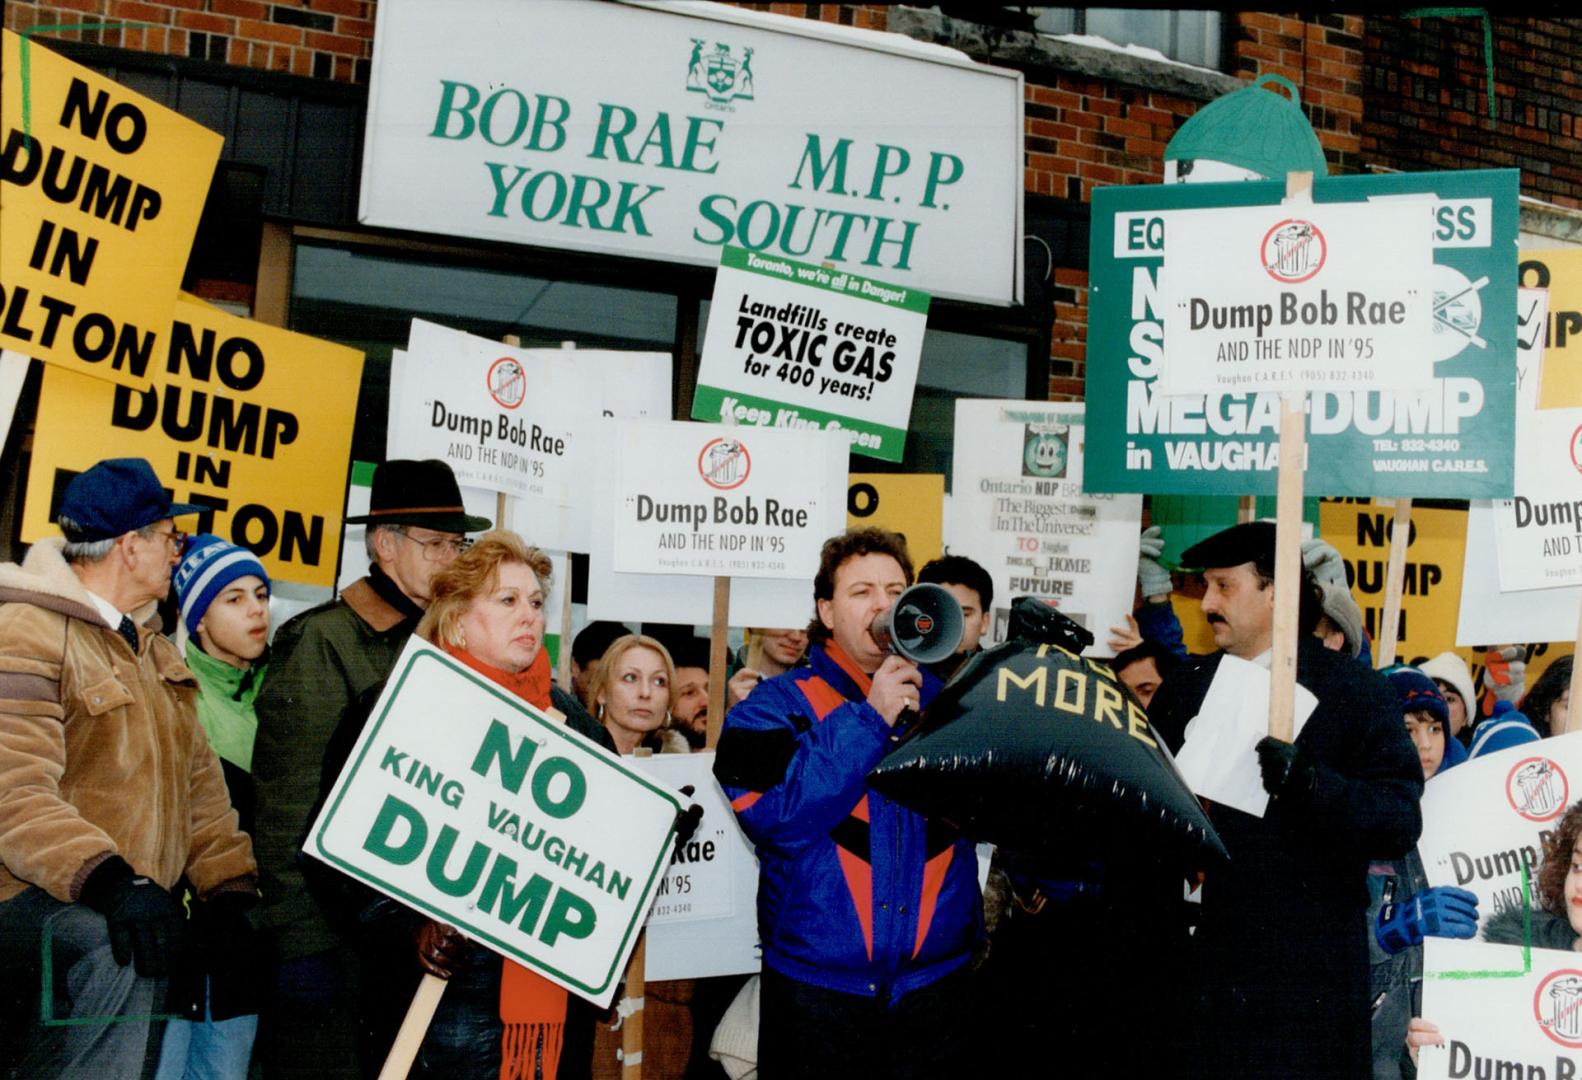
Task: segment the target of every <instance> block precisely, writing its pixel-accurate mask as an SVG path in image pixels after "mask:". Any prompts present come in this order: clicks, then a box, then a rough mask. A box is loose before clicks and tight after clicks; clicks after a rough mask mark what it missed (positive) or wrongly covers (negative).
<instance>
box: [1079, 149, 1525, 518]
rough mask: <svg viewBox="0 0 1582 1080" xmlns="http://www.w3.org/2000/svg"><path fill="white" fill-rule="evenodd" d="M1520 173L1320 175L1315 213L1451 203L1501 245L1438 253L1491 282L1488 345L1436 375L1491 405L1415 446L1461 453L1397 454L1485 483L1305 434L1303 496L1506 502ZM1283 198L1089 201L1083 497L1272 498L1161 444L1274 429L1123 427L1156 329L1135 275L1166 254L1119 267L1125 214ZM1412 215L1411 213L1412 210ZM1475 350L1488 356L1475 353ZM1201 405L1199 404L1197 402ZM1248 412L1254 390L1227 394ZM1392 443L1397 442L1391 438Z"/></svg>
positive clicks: (1271, 485)
mask: <svg viewBox="0 0 1582 1080" xmlns="http://www.w3.org/2000/svg"><path fill="white" fill-rule="evenodd" d="M1519 180H1520V173H1519V172H1518V170H1515V169H1482V170H1468V171H1465V172H1428V173H1394V174H1389V175H1383V176H1341V177H1321V178H1318V179H1316V180H1315V181H1314V184H1313V201H1314V202H1316V203H1342V202H1362V201H1364V200H1367V199H1369V198H1371V197H1377V196H1391V195H1433V196H1435V197H1437V198H1439V199H1441V200H1464V199H1489V200H1491V204H1492V205H1491V214H1490V221H1489V227H1490V231H1491V235H1490V238H1489V245H1488V247H1475V248H1473V247H1466V248H1454V247H1436V248H1435V249H1434V262H1435V263H1436V264H1438V265H1443V266H1448V267H1453V268H1455V269H1456V270H1458V271H1460V272H1461V273H1462V274H1463V275H1465V276H1466V277H1467V279H1468V280H1469V281H1476V280H1477V279H1478V278H1479V277H1483V276H1487V277H1488V278H1489V284H1488V286H1487V288H1486V289H1485V290H1484V292H1483V294H1482V296H1481V297H1480V299H1481V300H1482V318H1481V322H1480V325H1479V332H1480V333H1481V334H1482V335H1483V336H1484V338H1485V340H1486V341H1487V342H1488V349H1487V350H1486V351H1480V350H1477V349H1476V348H1475V347H1473V346H1468V348H1466V349H1464V350H1462V351H1461V352H1460V353H1459V354H1457V355H1456V356H1454V357H1452V358H1451V359H1449V360H1445V361H1442V362H1441V363H1439V364H1436V365H1435V373H1436V374H1437V375H1440V376H1444V377H1455V376H1466V377H1472V378H1476V379H1478V381H1479V382H1480V383H1481V384H1482V386H1483V391H1484V402H1483V408H1482V410H1481V411H1480V412H1479V413H1478V415H1477V416H1475V417H1472V418H1470V425H1463V426H1464V428H1467V427H1470V430H1463V431H1462V432H1461V433H1460V434H1459V435H1449V434H1446V435H1435V434H1424V435H1422V436H1416V435H1410V434H1408V435H1406V436H1405V438H1406V439H1416V438H1421V439H1423V440H1424V441H1425V442H1431V441H1434V440H1440V439H1458V440H1459V442H1460V444H1461V445H1462V446H1463V449H1462V450H1460V451H1458V452H1454V453H1452V452H1449V451H1430V450H1427V449H1423V450H1412V451H1398V452H1396V453H1395V454H1392V455H1390V456H1391V457H1392V458H1393V459H1395V460H1400V461H1424V462H1431V461H1432V460H1435V459H1441V458H1447V457H1452V456H1454V457H1478V458H1482V459H1484V460H1485V461H1486V462H1487V464H1488V466H1489V471H1488V472H1487V473H1481V474H1480V473H1459V472H1433V471H1432V469H1431V467H1430V469H1428V470H1425V471H1421V472H1418V471H1401V472H1376V471H1374V469H1373V458H1374V451H1373V449H1372V439H1373V438H1374V436H1371V435H1366V434H1363V433H1362V432H1359V431H1357V430H1356V428H1355V427H1348V428H1347V429H1346V430H1345V431H1342V432H1338V433H1335V434H1332V435H1314V434H1312V433H1311V432H1309V434H1308V438H1307V446H1308V467H1307V472H1306V474H1305V476H1304V482H1303V487H1304V494H1306V495H1309V496H1354V497H1355V496H1365V495H1366V496H1379V497H1401V496H1407V497H1412V498H1450V499H1469V498H1470V499H1489V498H1509V497H1510V494H1511V485H1512V483H1513V482H1514V465H1515V446H1514V434H1513V433H1514V431H1515V422H1516V368H1515V356H1516V284H1517V246H1516V245H1517V224H1518V222H1517V218H1518V210H1517V195H1518V184H1519ZM1284 193H1285V185H1284V182H1283V181H1273V180H1271V181H1246V182H1240V183H1225V184H1147V185H1136V186H1130V187H1104V188H1098V189H1096V190H1095V191H1094V193H1093V212H1092V230H1091V233H1092V243H1091V245H1090V247H1089V262H1088V281H1089V294H1088V355H1087V382H1086V389H1085V395H1086V400H1087V403H1088V429H1087V445H1086V448H1085V449H1086V455H1087V456H1086V463H1085V467H1084V478H1083V483H1084V486H1085V487H1086V488H1087V489H1088V490H1090V491H1100V492H1114V493H1127V492H1142V493H1145V494H1163V495H1251V494H1260V495H1272V494H1274V491H1275V486H1276V481H1277V479H1278V470H1276V469H1257V470H1254V469H1244V470H1234V471H1231V470H1224V469H1219V470H1207V469H1199V470H1180V471H1176V470H1172V469H1171V468H1170V466H1169V462H1168V459H1167V458H1166V456H1165V449H1164V443H1165V441H1166V440H1167V439H1171V438H1185V439H1188V440H1191V441H1194V442H1205V443H1221V444H1228V443H1244V442H1245V443H1260V444H1277V443H1278V442H1279V432H1278V430H1277V427H1278V425H1276V426H1275V427H1276V430H1267V431H1260V432H1257V433H1248V434H1237V435H1215V434H1214V433H1213V432H1212V431H1211V430H1205V431H1204V432H1203V433H1200V434H1185V433H1181V434H1178V435H1176V436H1171V435H1168V434H1164V433H1159V432H1155V433H1154V434H1142V433H1138V434H1136V435H1132V434H1128V432H1127V430H1126V408H1127V392H1128V386H1129V385H1130V384H1131V383H1132V382H1133V381H1134V380H1133V379H1132V376H1131V374H1130V372H1129V370H1128V367H1127V359H1128V357H1130V356H1131V355H1133V350H1132V348H1131V343H1130V342H1131V333H1132V330H1133V327H1134V326H1140V325H1142V324H1143V322H1145V321H1147V320H1133V319H1132V318H1131V302H1132V284H1131V282H1132V272H1133V269H1134V268H1136V267H1145V268H1148V269H1155V270H1156V269H1157V268H1158V266H1159V265H1160V263H1161V258H1160V256H1158V255H1152V256H1144V257H1139V258H1125V259H1121V258H1116V257H1115V254H1114V251H1115V221H1116V218H1117V216H1119V215H1122V214H1139V213H1147V212H1150V211H1171V210H1195V209H1212V208H1227V207H1269V206H1274V205H1276V204H1278V203H1279V202H1280V200H1281V198H1282V197H1283V196H1284ZM1403 212H1405V211H1403ZM1472 353H1477V354H1478V355H1476V356H1473V355H1469V354H1472ZM1503 355H1508V356H1509V358H1510V361H1511V362H1510V378H1509V381H1508V382H1507V381H1505V380H1504V379H1502V378H1501V377H1500V373H1499V371H1498V370H1497V369H1496V367H1495V365H1496V364H1497V363H1498V362H1499V361H1497V360H1496V359H1495V358H1496V357H1499V356H1503ZM1194 396H1195V395H1194ZM1225 397H1226V398H1228V399H1231V400H1236V401H1242V402H1247V403H1250V402H1251V401H1252V398H1253V392H1251V391H1248V392H1244V393H1238V394H1229V395H1225ZM1385 436H1387V437H1392V438H1396V439H1397V440H1398V441H1399V440H1400V439H1401V437H1400V436H1395V435H1394V433H1393V432H1386V433H1385ZM1129 443H1135V445H1136V447H1138V448H1140V449H1148V450H1150V451H1152V453H1153V455H1154V456H1153V462H1152V464H1151V465H1150V466H1149V467H1147V468H1131V467H1129V466H1128V465H1127V449H1128V444H1129Z"/></svg>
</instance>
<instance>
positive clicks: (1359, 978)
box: [1148, 638, 1423, 1080]
mask: <svg viewBox="0 0 1582 1080" xmlns="http://www.w3.org/2000/svg"><path fill="white" fill-rule="evenodd" d="M1219 658H1220V654H1218V653H1216V654H1214V655H1211V656H1207V657H1195V658H1193V659H1192V660H1189V661H1188V662H1187V663H1186V665H1185V666H1184V667H1183V669H1182V670H1181V671H1180V672H1178V673H1177V674H1174V675H1172V676H1171V677H1170V678H1169V679H1166V680H1165V682H1164V685H1163V686H1161V687H1160V690H1159V693H1158V694H1157V695H1156V696H1155V698H1154V700H1153V702H1152V704H1151V706H1150V708H1149V710H1148V712H1149V718H1150V720H1151V721H1152V723H1153V725H1154V727H1155V729H1156V730H1157V731H1158V732H1159V733H1160V734H1161V735H1162V736H1163V737H1164V739H1165V741H1166V743H1167V745H1168V746H1169V748H1170V750H1171V751H1172V752H1175V751H1176V750H1178V749H1179V748H1180V745H1181V741H1182V733H1183V729H1184V728H1185V727H1186V724H1187V722H1188V721H1189V720H1191V719H1192V717H1193V716H1195V715H1196V714H1197V712H1198V709H1199V707H1200V706H1201V704H1202V701H1203V697H1204V695H1205V694H1206V693H1207V691H1208V687H1209V683H1210V682H1211V681H1212V680H1213V677H1214V673H1215V671H1216V670H1217V669H1218V667H1219ZM1297 681H1298V682H1299V683H1301V684H1302V685H1303V686H1305V687H1306V688H1307V689H1308V690H1310V691H1312V693H1313V695H1314V696H1315V697H1316V698H1317V699H1318V705H1317V707H1316V708H1315V709H1314V711H1313V714H1312V715H1311V716H1310V717H1309V718H1308V721H1307V724H1306V725H1305V726H1304V727H1303V729H1302V733H1301V734H1300V735H1299V736H1298V737H1297V739H1296V745H1297V747H1298V749H1299V751H1300V753H1301V755H1302V759H1303V760H1304V761H1306V762H1310V763H1311V764H1312V765H1313V767H1314V769H1315V776H1316V779H1315V782H1314V785H1313V787H1312V788H1311V790H1309V791H1306V792H1302V793H1300V794H1298V795H1293V796H1281V797H1276V798H1273V799H1271V800H1270V803H1269V808H1268V811H1267V812H1266V814H1265V816H1264V817H1263V818H1256V817H1253V816H1252V815H1250V814H1244V813H1242V812H1241V811H1239V810H1233V809H1230V808H1229V807H1225V806H1222V805H1219V804H1213V805H1211V806H1210V807H1209V817H1210V819H1211V820H1212V822H1213V824H1214V827H1215V829H1216V830H1217V831H1218V833H1219V836H1220V839H1221V840H1222V841H1224V844H1225V847H1226V849H1227V851H1228V852H1229V853H1230V862H1229V863H1228V864H1226V865H1224V866H1220V867H1216V868H1213V869H1211V870H1209V871H1208V872H1207V874H1206V875H1205V878H1204V881H1203V889H1202V896H1203V900H1202V912H1201V915H1200V917H1199V924H1198V930H1197V933H1196V934H1195V935H1194V938H1193V948H1194V950H1195V952H1196V966H1197V970H1198V972H1199V976H1200V980H1201V994H1200V1000H1199V1002H1198V1005H1199V1007H1200V1011H1199V1013H1198V1020H1197V1032H1196V1036H1197V1040H1198V1042H1199V1044H1200V1045H1199V1049H1198V1052H1197V1054H1196V1055H1195V1059H1196V1060H1197V1061H1198V1062H1199V1063H1200V1067H1201V1068H1204V1069H1207V1070H1208V1074H1209V1075H1214V1076H1217V1077H1224V1076H1247V1077H1253V1076H1258V1077H1264V1076H1268V1077H1274V1076H1278V1077H1281V1078H1282V1080H1294V1078H1301V1077H1346V1078H1347V1080H1352V1078H1355V1077H1359V1076H1367V1075H1368V1058H1369V1050H1368V1048H1369V1009H1368V1004H1369V1001H1368V974H1369V973H1368V947H1367V941H1366V940H1365V939H1364V936H1363V935H1362V934H1360V933H1359V932H1358V927H1359V925H1360V924H1361V923H1362V920H1363V914H1364V912H1365V910H1366V909H1367V906H1368V887H1367V880H1368V866H1369V864H1370V862H1371V861H1372V860H1373V859H1375V858H1380V857H1383V858H1393V857H1397V856H1402V855H1405V854H1406V852H1408V851H1409V850H1411V848H1412V846H1413V845H1414V844H1415V843H1416V842H1417V837H1418V835H1419V833H1421V831H1422V815H1421V812H1420V811H1419V809H1418V800H1419V798H1421V796H1422V793H1423V770H1422V766H1421V765H1419V764H1418V760H1417V752H1416V750H1415V749H1414V748H1413V746H1412V743H1411V740H1410V739H1408V738H1407V736H1406V732H1405V729H1404V728H1403V726H1402V724H1401V711H1400V706H1399V704H1398V703H1397V701H1396V698H1395V694H1394V692H1393V691H1392V690H1391V689H1390V687H1389V684H1388V683H1386V682H1385V680H1384V679H1383V677H1382V676H1380V675H1378V674H1377V673H1376V672H1374V671H1372V670H1370V669H1369V668H1367V667H1366V666H1364V665H1362V664H1359V663H1358V662H1357V661H1355V660H1353V659H1352V658H1351V657H1349V656H1346V655H1344V654H1342V653H1337V652H1330V651H1329V650H1327V649H1325V648H1324V647H1323V646H1322V645H1321V644H1319V642H1318V640H1317V639H1316V638H1307V639H1305V640H1302V641H1301V642H1300V643H1299V644H1298V659H1297Z"/></svg>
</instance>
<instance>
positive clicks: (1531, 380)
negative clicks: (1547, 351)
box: [1492, 289, 1582, 592]
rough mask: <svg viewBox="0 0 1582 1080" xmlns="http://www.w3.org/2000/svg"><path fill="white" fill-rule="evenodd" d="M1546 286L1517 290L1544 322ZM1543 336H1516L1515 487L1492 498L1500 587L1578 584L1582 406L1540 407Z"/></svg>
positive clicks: (1581, 580) (1524, 311)
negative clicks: (1511, 492)
mask: <svg viewBox="0 0 1582 1080" xmlns="http://www.w3.org/2000/svg"><path fill="white" fill-rule="evenodd" d="M1548 302H1549V292H1548V290H1546V289H1521V290H1518V296H1517V312H1518V314H1519V315H1520V316H1523V317H1524V320H1525V321H1526V322H1528V323H1533V322H1536V323H1537V324H1538V325H1539V326H1542V325H1544V320H1545V318H1546V317H1547V313H1548ZM1543 355H1544V341H1543V336H1542V335H1541V334H1535V335H1533V336H1532V337H1531V338H1530V339H1524V338H1523V337H1522V335H1520V334H1518V335H1517V350H1516V490H1515V496H1514V497H1513V498H1510V499H1496V500H1495V501H1494V502H1493V504H1492V509H1493V514H1494V544H1495V549H1496V550H1497V551H1498V552H1499V578H1500V591H1501V592H1518V591H1522V590H1528V589H1554V588H1563V587H1566V586H1574V585H1582V409H1540V408H1539V407H1538V385H1539V378H1540V373H1541V371H1542V370H1543Z"/></svg>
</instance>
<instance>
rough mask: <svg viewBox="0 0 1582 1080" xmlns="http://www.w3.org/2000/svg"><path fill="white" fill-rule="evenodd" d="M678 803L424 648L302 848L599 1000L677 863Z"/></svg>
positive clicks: (389, 687) (405, 658) (389, 693)
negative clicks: (671, 864)
mask: <svg viewBox="0 0 1582 1080" xmlns="http://www.w3.org/2000/svg"><path fill="white" fill-rule="evenodd" d="M680 807H681V803H680V800H679V798H678V796H676V795H675V794H673V793H672V792H670V791H667V790H666V789H665V788H664V787H663V786H661V785H660V784H657V783H655V782H654V781H653V780H651V779H650V778H649V777H648V776H646V775H644V774H643V773H641V772H638V771H636V770H634V769H632V768H630V767H629V766H628V765H627V764H626V763H625V762H623V761H622V760H621V759H620V758H618V757H616V756H615V755H614V754H612V753H610V752H609V751H607V750H605V749H603V748H602V747H599V746H596V745H595V744H593V743H592V742H590V741H588V740H587V739H585V738H583V737H582V736H580V735H578V734H576V733H575V732H573V731H571V729H569V728H567V727H566V726H565V725H564V724H562V723H559V722H556V721H555V720H552V719H551V718H549V717H547V716H545V715H543V714H542V713H540V712H538V711H537V710H536V709H533V708H532V707H530V706H528V705H527V704H526V703H525V702H523V701H522V700H521V699H520V698H517V697H515V696H514V695H512V694H509V693H507V692H506V691H505V690H503V689H501V688H500V687H498V686H496V685H495V684H494V683H492V682H490V681H488V680H487V679H485V678H483V677H482V676H480V675H478V674H477V673H475V672H473V671H472V670H470V669H469V668H467V667H465V666H463V665H462V664H460V663H458V662H457V661H455V660H453V659H452V658H450V657H449V656H447V655H445V654H444V653H442V652H440V651H438V650H437V649H435V648H433V647H432V646H430V645H427V644H426V643H424V642H422V641H421V640H419V639H417V638H413V639H411V640H410V641H409V642H408V643H407V647H406V649H405V650H404V651H403V652H402V654H401V657H400V659H399V660H397V662H396V666H395V668H394V670H393V672H392V674H391V676H390V680H389V682H388V683H386V685H385V690H384V692H383V693H382V694H380V696H379V702H378V704H377V705H375V706H374V711H373V713H372V715H371V716H370V717H369V720H368V723H367V725H366V726H365V727H364V729H363V732H362V735H361V736H360V737H359V739H358V741H357V745H356V747H355V748H354V749H353V751H352V754H351V757H350V758H349V759H348V761H347V764H346V767H345V769H344V770H342V772H341V775H340V778H339V779H338V780H336V782H335V787H334V789H333V790H332V791H331V792H330V796H329V798H328V800H327V801H326V802H325V805H324V810H323V811H322V812H321V813H320V814H319V818H318V820H317V821H315V822H314V823H313V826H312V828H311V829H310V830H309V833H308V842H307V844H306V845H305V847H304V850H305V851H306V852H307V854H309V855H312V856H313V857H314V858H317V859H321V860H323V861H324V862H327V863H329V864H330V865H331V866H333V867H335V868H336V869H338V870H340V871H341V872H342V873H346V874H349V875H351V876H352V877H353V878H356V879H357V880H359V881H362V882H365V883H367V884H368V885H371V886H373V887H374V888H376V889H378V890H379V891H380V892H383V893H386V894H388V895H390V896H392V897H394V898H396V899H397V900H400V901H401V902H402V903H404V904H407V905H409V906H411V907H413V908H415V909H417V910H418V911H422V912H425V913H427V914H428V915H430V916H432V917H433V918H435V919H438V920H440V921H442V922H447V923H450V924H451V925H453V926H455V927H456V928H457V929H459V930H461V932H462V933H464V934H466V935H467V936H468V937H469V938H471V939H472V940H474V941H476V942H478V943H479V944H482V945H486V946H488V947H489V948H491V949H493V950H494V951H495V952H498V953H500V954H501V955H502V956H505V957H507V958H509V959H511V960H515V961H516V962H518V963H520V964H523V965H524V966H526V967H529V968H531V969H532V970H534V971H536V972H538V973H539V974H541V975H543V976H545V977H546V978H548V979H551V980H553V981H554V982H556V983H559V984H560V985H561V986H564V987H565V988H566V989H568V990H570V991H572V992H573V993H576V994H580V995H581V996H583V997H585V998H587V999H589V1000H590V1001H592V1002H594V1003H595V1004H598V1005H601V1006H602V1005H608V1004H609V1002H610V1000H611V999H612V998H613V997H614V995H615V990H616V986H617V984H618V983H619V982H620V979H621V973H622V972H623V971H624V970H625V967H626V959H627V957H628V956H629V955H630V953H631V951H632V948H633V946H634V945H635V944H636V941H637V932H638V930H639V929H641V927H642V923H643V919H644V917H645V916H646V915H647V913H648V908H649V904H650V903H651V901H652V900H653V897H654V893H655V891H656V889H657V887H658V884H659V881H660V879H661V878H662V877H663V876H664V874H665V870H666V868H667V867H668V866H669V861H670V849H671V845H672V841H673V839H674V834H675V816H676V813H677V811H678V810H679V809H680Z"/></svg>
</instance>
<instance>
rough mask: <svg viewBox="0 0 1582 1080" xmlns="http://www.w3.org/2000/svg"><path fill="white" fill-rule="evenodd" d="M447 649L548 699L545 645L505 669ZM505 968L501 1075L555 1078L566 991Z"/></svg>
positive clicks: (514, 688)
mask: <svg viewBox="0 0 1582 1080" xmlns="http://www.w3.org/2000/svg"><path fill="white" fill-rule="evenodd" d="M444 648H445V651H446V652H447V653H449V654H450V655H451V656H453V657H455V658H456V659H457V660H459V661H461V662H462V663H463V664H465V665H467V666H468V667H470V668H472V670H474V671H476V672H477V673H478V674H480V675H482V676H483V677H484V678H486V679H488V680H489V681H491V682H493V683H497V684H498V685H500V686H503V687H505V689H507V690H509V691H510V692H511V693H513V694H515V695H516V696H517V697H519V698H521V699H522V700H523V701H525V702H527V703H528V704H529V705H532V706H534V707H535V708H538V709H548V708H551V707H552V704H551V702H550V698H549V688H550V673H549V654H548V653H546V652H545V651H544V650H543V649H540V650H539V651H538V655H537V656H535V657H534V658H533V662H532V663H531V664H529V665H528V666H527V667H526V668H525V669H523V670H522V671H516V672H512V671H504V670H502V669H500V668H497V667H493V666H491V665H489V664H486V663H484V662H483V661H482V660H479V659H478V658H477V657H475V656H473V655H471V654H470V653H467V652H464V651H463V650H461V649H458V648H456V647H454V646H451V645H446V646H445V647H444ZM502 963H503V964H504V967H503V968H502V969H501V971H500V1020H501V1022H502V1023H503V1024H504V1025H505V1033H504V1035H503V1036H501V1039H500V1080H552V1078H553V1077H554V1076H555V1074H556V1072H557V1071H558V1070H559V1068H560V1052H561V1049H562V1048H563V1046H564V1045H565V1039H566V1005H567V1000H568V999H567V994H566V991H565V990H564V989H562V988H561V987H559V986H556V985H555V984H554V983H552V982H550V981H549V980H548V979H546V978H543V977H542V976H540V975H535V974H534V973H533V972H531V971H529V970H527V968H525V967H523V966H522V965H521V964H518V963H517V962H516V961H514V960H502Z"/></svg>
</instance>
